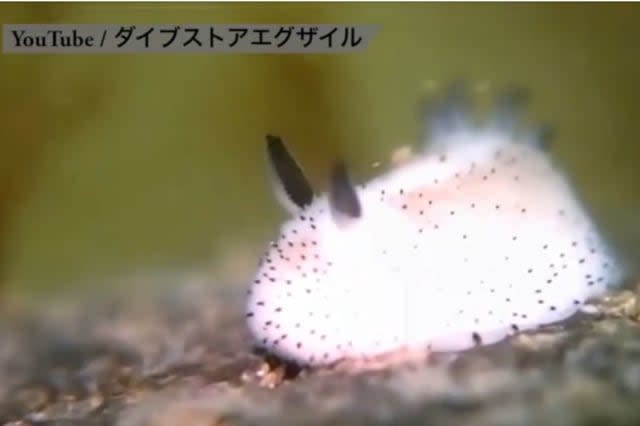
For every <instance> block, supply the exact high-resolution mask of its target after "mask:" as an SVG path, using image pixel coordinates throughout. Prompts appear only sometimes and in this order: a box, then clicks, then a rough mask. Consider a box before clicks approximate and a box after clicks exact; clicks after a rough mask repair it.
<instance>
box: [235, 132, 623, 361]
mask: <svg viewBox="0 0 640 426" xmlns="http://www.w3.org/2000/svg"><path fill="white" fill-rule="evenodd" d="M430 146H431V147H432V148H430V149H427V150H425V152H423V153H420V154H419V155H418V156H417V157H416V158H415V159H413V160H412V161H411V162H409V163H408V164H406V165H403V166H402V167H399V168H397V169H395V170H392V171H390V172H388V173H387V174H385V175H382V176H380V177H378V178H376V179H374V180H372V181H371V182H369V183H368V184H366V185H363V186H358V187H357V195H358V198H359V199H360V202H361V205H362V216H361V217H360V218H359V219H357V220H355V221H353V222H352V223H349V224H348V225H347V226H344V225H343V226H341V225H340V224H338V223H336V221H335V219H334V218H333V217H332V215H331V214H330V206H329V201H328V198H327V196H326V195H325V196H321V197H318V198H316V199H315V200H314V201H313V203H312V204H311V205H309V206H308V207H306V208H305V209H303V210H301V211H300V212H299V213H298V214H297V215H296V217H294V218H292V219H291V220H289V221H288V222H287V223H285V224H284V225H283V227H282V228H281V233H280V237H279V239H278V240H277V241H276V242H275V243H272V245H271V247H270V249H269V251H268V252H267V253H266V255H265V256H264V258H263V259H262V261H261V264H260V268H259V271H258V273H257V275H256V279H255V281H254V283H253V285H252V286H251V290H250V292H249V300H248V305H247V306H248V307H247V312H248V315H247V316H248V324H249V327H250V330H251V331H252V333H253V335H254V336H255V338H256V340H257V342H258V343H259V344H260V345H261V346H263V347H265V348H266V349H268V350H269V351H270V352H273V353H275V354H277V355H279V356H281V357H283V358H285V359H289V360H292V361H295V362H298V363H300V364H307V365H321V364H329V363H332V362H335V361H338V360H341V359H361V358H370V357H375V356H378V355H383V354H387V353H390V352H393V351H397V350H400V349H416V348H418V349H419V348H424V349H425V350H433V351H457V350H463V349H467V348H469V347H472V346H474V345H478V344H488V343H493V342H496V341H498V340H501V339H503V338H504V337H506V336H507V335H509V334H511V333H513V332H516V331H518V330H524V329H530V328H533V327H537V326H540V325H543V324H548V323H552V322H557V321H560V320H563V319H565V318H567V317H569V316H570V315H572V314H574V313H575V312H576V311H577V309H578V308H579V306H580V305H581V304H582V303H583V302H584V301H585V300H586V299H588V298H590V297H592V296H594V295H597V294H599V293H602V292H603V291H604V290H605V289H606V288H607V287H608V286H611V285H613V284H616V283H617V282H618V280H619V279H620V273H621V271H620V268H619V267H618V265H617V264H616V263H615V261H614V259H613V258H612V255H611V254H610V252H609V250H608V248H607V246H606V244H605V242H604V241H603V240H602V239H601V237H600V235H599V233H598V231H597V230H596V228H595V226H594V224H593V223H592V222H591V220H590V218H589V217H588V215H587V213H586V212H585V210H584V209H583V207H582V206H581V205H580V203H579V202H578V200H577V199H576V197H575V195H574V192H573V190H572V188H571V187H570V185H569V184H568V182H567V181H566V180H565V178H564V176H563V175H562V174H561V173H559V172H558V171H557V170H556V169H555V168H554V166H553V164H552V162H551V161H550V159H549V157H548V155H547V153H546V152H544V151H543V150H541V149H540V148H538V147H535V146H533V145H532V144H527V143H523V142H522V141H518V140H515V139H513V138H512V137H510V136H509V135H507V134H505V133H503V132H500V131H495V130H469V131H457V132H453V133H451V134H450V135H445V136H442V137H441V139H440V140H434V141H431V143H430Z"/></svg>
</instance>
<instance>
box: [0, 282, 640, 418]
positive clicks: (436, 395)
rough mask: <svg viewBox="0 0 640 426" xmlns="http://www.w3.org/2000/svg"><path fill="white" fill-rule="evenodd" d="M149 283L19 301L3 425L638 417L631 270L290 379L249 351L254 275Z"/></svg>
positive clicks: (4, 353) (0, 366)
mask: <svg viewBox="0 0 640 426" xmlns="http://www.w3.org/2000/svg"><path fill="white" fill-rule="evenodd" d="M134 281H135V280H134ZM141 281H143V282H141V283H139V284H136V285H133V284H132V285H130V286H124V288H123V286H120V287H119V289H117V290H115V289H113V290H111V291H103V292H102V293H100V294H95V293H94V294H83V295H75V296H69V295H66V296H65V297H56V298H52V299H51V300H48V301H47V302H46V303H44V302H43V301H41V302H37V303H36V302H29V303H27V302H18V301H10V303H9V304H8V305H9V306H10V310H9V313H7V314H5V316H4V318H3V319H2V322H1V323H0V424H11V425H30V424H34V425H36V424H41V425H45V424H46V425H112V424H117V425H122V426H142V425H195V426H199V425H207V426H211V425H265V426H266V425H332V426H336V425H365V424H366V425H378V424H380V425H381V424H388V425H415V424H429V425H453V424H455V425H540V424H544V425H577V424H588V425H597V424H606V425H611V424H640V323H639V317H638V302H637V301H636V299H637V289H636V285H635V284H634V282H629V284H628V285H627V287H626V288H627V290H621V291H618V292H615V293H612V295H611V296H609V297H606V298H603V299H602V300H600V301H597V302H595V303H594V304H593V305H592V306H591V307H590V308H588V309H587V310H588V312H583V313H580V314H578V315H577V316H576V317H574V318H573V319H571V320H570V321H567V322H565V323H563V324H559V325H554V326H550V327H547V328H545V329H542V330H538V331H535V332H531V333H526V334H521V335H518V336H515V337H512V338H510V339H509V340H507V341H504V342H501V343H499V344H496V345H493V346H489V347H483V348H477V349H473V350H470V351H467V352H465V353H463V354H461V355H458V356H452V355H446V354H440V355H437V356H434V357H432V358H431V360H430V361H429V362H427V363H425V364H424V365H420V366H398V367H395V368H392V369H389V370H383V371H375V372H368V373H362V372H361V373H349V372H345V371H342V370H335V369H323V370H317V371H302V372H300V373H299V374H298V375H297V376H295V377H292V378H288V379H285V380H283V381H281V380H280V376H281V374H280V373H281V372H282V371H281V369H279V368H276V369H275V370H271V371H267V369H266V368H265V363H264V359H263V358H262V357H261V356H259V355H257V354H254V353H253V352H252V351H251V342H250V339H249V336H248V333H247V330H246V329H245V325H244V317H243V295H244V290H245V286H244V285H242V284H238V285H237V286H236V285H232V286H220V285H217V283H216V282H215V280H213V279H212V278H210V277H209V276H208V275H206V274H204V273H203V274H197V273H191V274H168V275H163V276H162V278H160V279H157V280H156V279H154V278H146V279H144V280H141Z"/></svg>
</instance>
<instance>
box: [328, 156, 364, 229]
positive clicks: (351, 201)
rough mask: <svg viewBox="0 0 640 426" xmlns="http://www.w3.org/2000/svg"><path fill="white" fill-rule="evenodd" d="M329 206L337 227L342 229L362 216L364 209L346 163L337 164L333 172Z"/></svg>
mask: <svg viewBox="0 0 640 426" xmlns="http://www.w3.org/2000/svg"><path fill="white" fill-rule="evenodd" d="M329 206H330V208H331V215H332V217H333V220H334V222H335V223H336V225H338V226H340V227H342V226H345V225H347V224H349V223H351V222H352V221H354V220H357V219H358V218H359V217H360V216H361V215H362V207H361V205H360V200H359V199H358V194H357V193H356V188H355V187H354V186H353V184H352V183H351V180H350V179H349V174H348V173H347V168H346V166H345V165H344V163H342V162H339V163H337V164H336V165H335V166H334V167H333V169H332V171H331V183H330V187H329Z"/></svg>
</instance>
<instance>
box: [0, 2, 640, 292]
mask: <svg viewBox="0 0 640 426" xmlns="http://www.w3.org/2000/svg"><path fill="white" fill-rule="evenodd" d="M639 6H640V5H638V4H550V3H547V4H535V5H532V4H474V5H470V4H364V3H360V4H318V3H315V4H293V3H292V4H282V3H281V4H229V3H226V4H179V5H178V4H167V3H163V4H155V5H151V4H72V3H66V4H27V3H25V4H2V5H0V17H1V19H0V21H1V22H2V23H114V24H119V23H122V24H138V23H140V24H142V23H162V24H178V23H211V24H214V23H305V24H309V23H336V24H337V23H344V24H379V25H380V26H381V27H380V31H379V32H378V33H377V34H376V36H375V37H374V38H373V40H372V41H371V43H370V45H369V47H368V48H367V49H366V51H364V52H362V53H356V54H341V55H220V54H217V55H213V54H212V55H189V54H173V55H170V54H166V55H154V54H140V55H74V56H72V55H69V56H64V55H33V56H28V55H0V72H1V75H2V78H1V79H0V85H1V87H0V282H2V290H3V291H4V292H12V293H23V294H35V293H36V292H37V293H40V294H47V292H55V291H60V290H62V289H69V288H72V289H76V288H91V287H99V286H104V285H105V283H110V282H112V281H110V280H112V279H114V277H119V276H125V275H127V274H136V273H140V272H144V271H159V270H166V269H172V268H189V267H192V266H194V265H197V267H202V266H203V265H204V267H206V268H211V270H212V271H217V272H218V273H220V274H222V275H223V276H228V277H234V278H238V279H242V277H243V276H248V275H246V274H249V273H250V272H252V268H253V267H254V265H255V263H256V256H257V255H258V254H259V253H260V251H261V249H262V247H263V246H264V245H265V243H266V241H267V239H268V238H270V237H271V236H273V235H274V233H275V232H276V229H277V228H276V227H277V225H278V224H279V221H280V220H281V219H282V218H283V217H284V213H283V212H282V211H281V209H280V208H279V206H278V204H277V203H276V202H275V201H274V200H273V197H272V196H271V192H270V187H269V183H268V182H267V181H266V180H265V177H266V176H267V175H266V173H265V172H266V164H265V160H264V146H263V144H264V140H263V138H264V134H265V133H267V132H273V133H275V134H278V135H281V136H282V137H283V138H285V140H286V141H287V142H288V143H289V145H290V147H291V149H292V150H293V151H294V152H295V154H296V156H297V157H298V159H299V160H300V161H301V163H303V165H304V166H305V168H306V169H307V171H308V173H309V175H310V176H311V178H312V180H313V181H314V182H315V183H316V186H318V187H320V188H324V179H325V176H326V171H327V168H328V166H329V165H330V164H331V163H332V162H333V160H334V159H335V158H336V156H343V157H344V158H346V160H347V161H348V162H349V164H351V165H352V166H353V169H354V175H355V176H356V177H357V178H358V179H365V178H368V177H370V176H372V175H373V174H374V172H375V171H374V170H372V169H371V163H373V162H374V161H380V160H382V161H384V160H386V159H387V158H388V157H389V154H390V152H391V151H392V150H393V149H394V148H396V147H398V146H400V145H403V144H407V143H411V142H412V141H414V140H415V138H416V136H417V133H418V122H417V120H416V103H417V101H418V100H419V99H420V97H421V96H422V95H423V94H424V93H425V91H426V90H427V89H429V88H431V87H434V86H436V87H437V86H439V85H443V84H447V83H448V82H449V81H450V80H451V79H453V78H456V77H465V78H467V79H468V80H469V81H470V82H472V83H473V84H474V85H476V86H477V87H482V88H485V89H488V90H489V91H492V90H494V89H495V90H499V89H500V88H501V87H504V86H505V85H509V84H511V83H518V84H522V85H524V86H526V87H528V88H530V89H531V92H532V94H533V103H532V117H534V118H536V119H540V120H546V121H550V122H551V123H553V124H554V125H555V127H556V129H557V133H556V134H557V138H556V140H555V145H554V147H553V152H554V155H555V157H556V159H557V160H558V162H560V163H561V164H562V166H563V167H565V168H566V170H567V172H568V174H569V175H570V176H571V177H572V179H573V180H574V182H575V183H576V185H577V187H578V190H579V191H580V193H581V194H582V197H583V199H584V200H585V202H587V203H588V205H589V207H590V209H591V211H592V212H593V214H594V216H595V217H596V219H597V221H598V223H600V224H601V225H602V227H603V229H604V230H605V231H606V232H607V234H609V235H610V237H611V240H612V241H613V242H614V243H615V245H616V247H617V248H618V249H619V250H620V252H621V253H622V254H623V255H624V256H625V257H626V258H627V259H628V260H629V261H630V262H631V263H634V262H637V261H638V260H640V214H639V212H640V167H639V165H640V164H639V163H640V141H639V140H638V135H640V119H639V117H638V111H639V108H638V100H639V99H640V78H639V77H638V76H640V47H639V46H638V40H640V25H638V22H640V7H639Z"/></svg>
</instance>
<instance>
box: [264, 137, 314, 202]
mask: <svg viewBox="0 0 640 426" xmlns="http://www.w3.org/2000/svg"><path fill="white" fill-rule="evenodd" d="M267 156H268V157H269V165H270V166H271V171H272V174H273V179H272V180H273V183H274V187H275V192H276V197H277V198H278V200H279V201H280V204H282V205H283V206H284V208H285V209H287V210H288V211H289V212H291V213H296V212H297V211H299V210H300V209H303V208H304V207H306V206H308V205H309V204H311V202H312V201H313V189H312V188H311V185H310V184H309V181H308V180H307V178H306V176H305V175H304V172H303V171H302V169H301V168H300V166H299V165H298V163H297V162H296V160H295V158H293V156H292V155H291V154H290V153H289V151H288V150H287V147H286V146H285V145H284V142H282V139H280V138H279V137H278V136H273V135H267Z"/></svg>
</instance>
